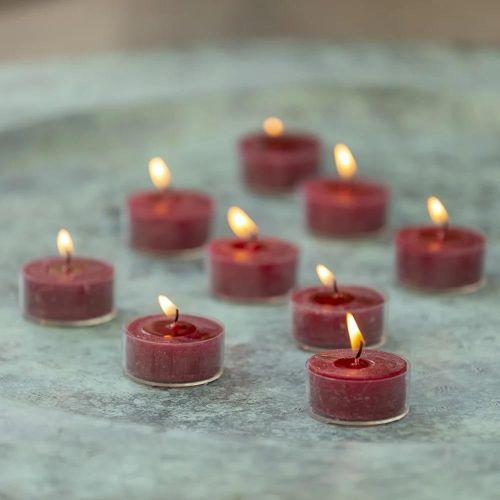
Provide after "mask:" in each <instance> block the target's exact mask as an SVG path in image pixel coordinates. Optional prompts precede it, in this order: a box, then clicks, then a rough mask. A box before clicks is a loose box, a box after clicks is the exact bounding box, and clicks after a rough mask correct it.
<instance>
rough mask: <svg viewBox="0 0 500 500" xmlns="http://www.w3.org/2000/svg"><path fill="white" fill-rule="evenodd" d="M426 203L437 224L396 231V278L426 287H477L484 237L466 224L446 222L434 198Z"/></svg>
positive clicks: (449, 289) (483, 250) (406, 283)
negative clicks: (454, 224)
mask: <svg viewBox="0 0 500 500" xmlns="http://www.w3.org/2000/svg"><path fill="white" fill-rule="evenodd" d="M428 207H429V213H430V215H431V218H432V219H433V220H434V222H435V223H437V224H439V225H438V226H410V227H405V228H402V229H400V230H399V231H398V232H397V233H396V236H395V247H396V274H397V278H398V280H399V281H400V282H401V283H402V284H404V285H406V286H410V287H414V288H419V289H422V290H429V291H463V292H466V291H474V290H476V289H477V288H479V287H480V286H481V284H482V282H483V262H484V254H485V248H486V238H485V237H484V235H483V234H481V233H480V232H478V231H475V230H472V229H469V228H465V227H456V226H448V216H447V213H446V209H445V208H444V206H443V205H442V204H441V202H440V201H439V200H438V199H437V198H434V197H431V198H429V200H428ZM432 210H434V211H432Z"/></svg>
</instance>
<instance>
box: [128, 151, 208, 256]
mask: <svg viewBox="0 0 500 500" xmlns="http://www.w3.org/2000/svg"><path fill="white" fill-rule="evenodd" d="M149 174H150V177H151V180H152V181H153V184H154V185H155V186H156V188H157V189H156V190H148V191H139V192H135V193H133V194H131V195H130V196H129V198H128V199H127V219H128V231H129V235H128V236H129V243H130V245H131V246H132V248H134V249H136V250H139V251H144V252H152V253H159V254H179V253H185V252H188V251H194V250H197V249H199V248H200V247H201V246H203V245H204V243H205V242H206V241H207V239H208V237H209V235H210V230H211V226H212V220H213V216H214V210H215V203H214V201H213V200H212V198H210V197H209V196H208V195H206V194H204V193H200V192H197V191H193V190H188V189H171V188H169V185H170V177H171V174H170V170H169V168H168V167H167V165H166V163H165V162H164V161H163V160H162V159H161V158H152V159H151V160H150V162H149Z"/></svg>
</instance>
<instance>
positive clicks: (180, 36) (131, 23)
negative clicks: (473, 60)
mask: <svg viewBox="0 0 500 500" xmlns="http://www.w3.org/2000/svg"><path fill="white" fill-rule="evenodd" d="M499 18H500V2H499V1H498V0H476V1H475V2H470V1H466V0H439V1H436V0H419V1H409V0H309V1H296V0H280V1H273V0H210V1H204V0H0V58H1V59H3V60H9V59H17V58H28V59H29V58H37V57H42V56H47V55H67V54H75V53H91V52H96V51H111V50H117V49H118V50H120V49H134V48H144V47H154V46H162V45H172V44H182V43H185V42H192V41H206V40H234V39H245V38H254V37H266V38H270V37H304V38H325V39H353V38H363V39H384V40H385V39H387V40H391V39H401V38H404V39H425V40H452V41H462V42H482V43H485V42H486V43H496V42H498V41H499V40H500V30H499V29H498V19H499Z"/></svg>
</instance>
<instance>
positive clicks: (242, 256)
mask: <svg viewBox="0 0 500 500" xmlns="http://www.w3.org/2000/svg"><path fill="white" fill-rule="evenodd" d="M228 220H229V223H230V225H231V227H232V228H233V231H234V232H235V233H236V234H237V235H239V236H240V237H239V238H237V239H235V238H219V239H216V240H213V241H211V242H210V244H209V246H208V255H207V260H208V271H209V280H210V287H211V290H212V293H213V294H214V295H216V296H217V297H220V298H223V299H230V300H240V301H269V300H274V299H277V298H282V297H283V296H284V295H286V294H287V293H288V292H289V291H290V290H291V289H292V288H293V286H294V285H295V278H296V272H297V262H298V256H299V252H298V249H297V247H296V246H295V245H292V244H291V243H288V242H286V241H283V240H279V239H277V238H269V237H265V238H260V237H257V226H256V225H255V223H254V222H253V221H252V220H251V219H250V218H249V217H248V215H246V214H245V212H243V211H242V210H241V209H239V208H237V207H232V208H231V209H230V210H229V212H228Z"/></svg>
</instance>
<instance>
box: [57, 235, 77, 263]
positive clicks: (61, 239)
mask: <svg viewBox="0 0 500 500" xmlns="http://www.w3.org/2000/svg"><path fill="white" fill-rule="evenodd" d="M73 249H74V245H73V238H71V234H69V231H68V230H67V229H64V228H63V229H59V232H58V233H57V250H58V251H59V253H60V254H61V255H62V256H63V257H66V258H67V257H71V255H72V254H73Z"/></svg>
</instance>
